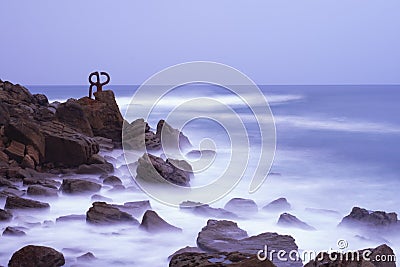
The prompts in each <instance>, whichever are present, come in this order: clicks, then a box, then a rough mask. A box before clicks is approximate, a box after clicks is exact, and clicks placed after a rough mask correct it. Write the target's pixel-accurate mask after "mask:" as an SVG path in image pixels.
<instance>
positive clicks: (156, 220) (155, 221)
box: [140, 210, 182, 233]
mask: <svg viewBox="0 0 400 267" xmlns="http://www.w3.org/2000/svg"><path fill="white" fill-rule="evenodd" d="M140 228H141V229H144V230H146V231H147V232H151V233H159V232H182V229H180V228H178V227H175V226H173V225H171V224H169V223H167V222H166V221H165V220H164V219H162V218H161V217H160V216H159V215H158V214H157V213H156V212H155V211H152V210H148V211H146V212H145V213H144V215H143V219H142V223H141V224H140Z"/></svg>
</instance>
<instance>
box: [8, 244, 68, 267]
mask: <svg viewBox="0 0 400 267" xmlns="http://www.w3.org/2000/svg"><path fill="white" fill-rule="evenodd" d="M64 264H65V259H64V255H63V254H61V253H60V252H58V251H57V250H55V249H52V248H50V247H44V246H33V245H29V246H25V247H23V248H21V249H20V250H18V251H17V252H15V253H14V254H13V255H12V257H11V259H10V261H9V262H8V267H22V266H24V267H56V266H63V265H64Z"/></svg>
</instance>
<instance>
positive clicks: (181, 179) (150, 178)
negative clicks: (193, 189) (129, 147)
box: [136, 154, 190, 186]
mask: <svg viewBox="0 0 400 267" xmlns="http://www.w3.org/2000/svg"><path fill="white" fill-rule="evenodd" d="M138 163H139V164H138V166H137V169H136V173H137V175H136V179H141V180H143V181H146V182H150V183H165V182H170V183H173V184H176V185H181V186H189V181H190V173H189V172H187V171H184V170H181V169H179V168H177V167H176V166H174V165H173V164H171V163H169V162H168V161H164V160H163V159H162V158H160V157H156V156H153V155H151V154H144V155H143V156H142V157H141V158H139V160H138Z"/></svg>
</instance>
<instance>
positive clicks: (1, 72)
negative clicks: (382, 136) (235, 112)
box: [0, 0, 400, 85]
mask: <svg viewBox="0 0 400 267" xmlns="http://www.w3.org/2000/svg"><path fill="white" fill-rule="evenodd" d="M0 1H1V4H0V9H1V11H2V12H1V15H0V32H1V41H0V42H1V45H0V48H1V49H0V79H3V80H10V81H12V82H16V83H22V84H26V85H29V84H87V76H88V74H89V73H90V72H91V71H93V70H106V71H108V72H109V73H110V74H111V78H112V80H111V82H112V84H140V83H142V82H143V81H144V80H145V79H147V78H148V77H149V76H151V75H152V74H154V73H155V72H157V71H160V70H161V69H163V68H165V67H168V66H170V65H173V64H177V63H182V62H186V61H193V60H210V61H217V62H221V63H225V64H228V65H231V66H233V67H235V68H237V69H239V70H241V71H242V72H244V73H245V74H247V75H248V76H250V78H252V79H253V80H254V81H255V82H256V83H258V84H399V83H400V15H399V14H400V1H399V0H298V1H293V0H291V1H289V0H274V1H272V0H259V1H257V0H254V1H248V0H246V1H242V0H235V1H232V0H218V1H216V0H202V1H187V0H182V1H175V0H169V1H163V0H160V1H153V0H145V1H135V0H118V1H105V0H84V1H82V0H68V1H54V0H46V1H45V0H34V1H32V0H25V1H21V0H0Z"/></svg>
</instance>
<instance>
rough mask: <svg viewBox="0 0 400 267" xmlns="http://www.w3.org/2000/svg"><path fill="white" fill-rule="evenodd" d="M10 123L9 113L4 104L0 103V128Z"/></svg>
mask: <svg viewBox="0 0 400 267" xmlns="http://www.w3.org/2000/svg"><path fill="white" fill-rule="evenodd" d="M9 123H10V113H9V112H8V107H7V105H6V104H5V103H3V102H2V101H0V126H3V125H4V126H7V127H8V124H9Z"/></svg>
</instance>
